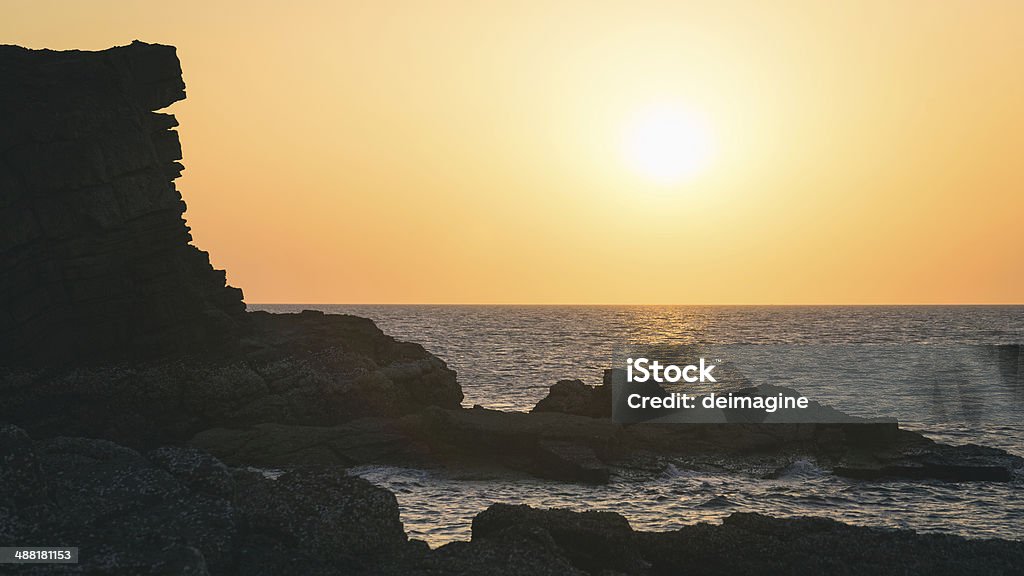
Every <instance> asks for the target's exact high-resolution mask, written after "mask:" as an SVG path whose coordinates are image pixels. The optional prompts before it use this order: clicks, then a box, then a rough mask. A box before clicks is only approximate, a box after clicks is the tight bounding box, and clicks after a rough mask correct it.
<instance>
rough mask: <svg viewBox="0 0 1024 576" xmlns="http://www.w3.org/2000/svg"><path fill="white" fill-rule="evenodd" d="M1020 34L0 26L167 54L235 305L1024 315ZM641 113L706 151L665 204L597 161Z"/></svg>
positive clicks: (191, 195)
mask: <svg viewBox="0 0 1024 576" xmlns="http://www.w3.org/2000/svg"><path fill="white" fill-rule="evenodd" d="M841 4H844V5H845V7H842V6H840V5H841ZM1021 30H1024V3H1020V2H1009V1H1005V2H1001V1H996V0H989V1H985V2H967V1H963V2H954V1H942V2H935V1H931V0H921V1H918V2H901V1H886V2H861V1H858V2H852V1H851V2H845V3H840V2H818V1H807V2H763V3H762V2H717V1H716V2H712V1H707V2H677V1H670V0H664V1H660V2H642V1H629V2H593V1H590V0H578V1H565V2H548V1H543V2H542V1H538V2H523V1H520V2H478V1H465V2H449V1H443V2H439V1H430V2H425V1H410V2H383V1H382V2H358V3H357V2H348V3H345V2H328V1H316V2H314V1H307V2H302V1H292V2H273V3H272V2H256V1H250V2H235V3H228V2H214V1H209V0H205V1H203V2H191V1H175V2H134V1H133V2H127V1H123V2H108V1H91V2H88V3H86V2H51V1H41V0H31V1H20V0H15V1H6V2H5V3H4V9H3V17H2V18H0V42H6V43H14V44H21V45H24V46H29V47H33V48H44V47H46V48H56V49H70V48H83V49H101V48H106V47H109V46H112V45H118V44H126V43H128V42H130V41H131V40H133V39H136V38H138V39H140V40H144V41H147V42H159V43H165V44H173V45H175V46H177V47H178V56H179V57H180V59H181V61H182V66H183V68H184V74H185V82H186V84H187V86H188V99H187V100H185V101H183V102H179V103H177V104H175V105H174V106H173V107H172V108H171V110H170V111H171V112H173V113H174V114H176V115H177V117H178V119H179V121H180V122H181V124H182V126H181V128H180V133H181V140H182V144H183V147H184V154H185V159H184V164H185V166H186V171H185V175H184V176H183V177H182V178H181V179H180V180H178V188H179V189H180V190H181V191H182V194H183V195H184V197H185V200H186V201H187V203H188V206H189V209H188V212H187V214H186V216H187V218H188V221H189V224H190V225H191V226H192V228H193V235H194V237H195V239H196V243H197V244H198V245H199V246H200V247H201V248H203V249H205V250H209V251H210V253H211V255H212V258H213V261H214V263H215V265H217V266H218V267H223V268H226V269H227V270H228V278H229V281H230V282H231V283H232V284H234V285H236V286H240V287H242V288H243V289H244V291H245V294H246V301H248V302H250V303H258V302H305V303H313V302H324V303H329V302H337V303H345V302H350V303H356V302H381V303H679V304H689V303H692V304H715V303H723V304H727V303H734V304H791V303H808V304H819V303H820V304H824V303H834V304H844V303H865V304H871V303H1021V302H1024V258H1022V256H1021V254H1022V252H1024V230H1022V229H1024V227H1022V225H1021V220H1022V217H1024V161H1022V160H1024V158H1022V157H1024V72H1022V71H1021V70H1022V68H1021V66H1022V64H1021V63H1022V62H1024V36H1022V35H1021ZM665 102H670V103H672V105H673V106H679V107H681V108H682V109H685V110H686V111H687V113H691V114H693V115H696V116H699V117H700V118H702V119H703V120H704V121H706V125H707V127H708V131H709V133H710V134H711V136H712V138H713V148H714V154H713V155H712V156H711V160H709V163H708V164H707V165H706V166H704V168H703V169H702V170H701V171H699V172H697V173H695V174H694V175H693V176H692V177H690V178H688V179H685V180H683V181H680V182H677V183H674V184H664V183H659V182H655V181H652V180H650V179H648V178H646V177H644V176H643V175H642V174H640V173H638V172H636V171H635V170H634V169H633V168H632V167H631V166H630V165H629V164H628V162H627V161H626V158H625V155H624V153H623V149H622V148H623V134H624V131H625V130H626V128H627V125H628V124H629V122H630V118H632V117H635V116H636V114H637V113H638V111H642V110H645V109H648V108H649V107H651V106H652V105H654V104H658V103H665Z"/></svg>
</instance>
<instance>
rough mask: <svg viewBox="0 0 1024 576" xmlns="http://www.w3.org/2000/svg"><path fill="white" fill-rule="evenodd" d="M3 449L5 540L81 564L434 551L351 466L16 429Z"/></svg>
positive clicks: (331, 560) (273, 569)
mask: <svg viewBox="0 0 1024 576" xmlns="http://www.w3.org/2000/svg"><path fill="white" fill-rule="evenodd" d="M0 454H2V455H3V459H2V461H0V519H2V520H0V541H3V542H4V543H7V544H9V545H24V546H30V545H34V544H35V543H39V542H46V543H47V545H50V546H77V547H78V548H79V549H80V550H81V555H80V558H79V560H80V564H78V565H76V566H74V567H73V573H89V574H92V573H97V574H99V573H103V574H106V573H117V574H207V573H209V574H255V575H258V574H361V573H367V574H372V573H377V571H376V569H375V566H376V565H377V564H380V563H381V562H382V561H383V560H384V559H386V558H390V557H393V556H395V555H402V554H407V553H413V552H418V551H423V550H425V548H426V546H422V545H417V544H416V543H412V542H409V541H408V539H407V538H406V535H405V532H404V531H403V528H402V523H401V521H400V520H399V516H398V504H397V501H396V500H395V497H394V495H393V494H391V493H390V492H388V491H386V490H383V489H380V488H377V487H374V486H373V485H371V484H370V483H369V482H366V481H365V480H362V479H360V478H355V477H350V476H347V475H346V474H345V471H344V470H341V469H336V468H317V469H308V470H296V471H292V472H288V473H285V474H283V475H281V476H280V477H278V478H276V479H271V478H267V477H265V476H263V475H262V474H260V473H258V472H253V471H247V470H240V469H231V468H228V467H227V466H225V465H224V464H222V463H221V462H220V461H218V460H216V459H215V458H213V457H211V456H209V455H207V454H205V453H202V452H199V451H197V450H194V449H189V448H161V449H158V450H154V451H151V452H149V453H140V452H137V451H135V450H131V449H129V448H125V447H123V446H119V445H117V444H114V443H112V442H108V441H105V440H91V439H84V438H69V437H58V438H52V439H48V440H40V441H32V440H31V439H30V438H29V437H28V435H26V434H25V433H24V431H22V430H20V429H18V428H15V427H13V426H3V427H0ZM22 568H24V569H25V571H24V572H23V573H25V574H42V573H52V570H53V566H52V565H51V566H47V565H37V566H35V567H34V568H35V571H33V567H30V566H23V567H22Z"/></svg>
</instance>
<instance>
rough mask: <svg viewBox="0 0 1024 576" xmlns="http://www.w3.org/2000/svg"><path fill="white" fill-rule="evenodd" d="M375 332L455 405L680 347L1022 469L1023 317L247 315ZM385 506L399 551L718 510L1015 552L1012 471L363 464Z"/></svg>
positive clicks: (577, 312) (713, 309) (400, 311)
mask: <svg viewBox="0 0 1024 576" xmlns="http://www.w3.org/2000/svg"><path fill="white" fill-rule="evenodd" d="M249 309H250V310H266V311H269V312H298V311H301V310H306V309H312V310H321V311H323V312H327V313H337V314H353V315H356V316H362V317H366V318H370V319H372V320H374V321H375V322H376V323H377V325H378V326H380V328H381V329H382V330H384V331H385V332H386V333H387V334H390V335H392V336H394V337H395V338H398V339H401V340H408V341H413V342H418V343H420V344H422V345H423V346H424V347H425V348H427V350H429V351H431V352H432V353H434V354H435V355H437V356H439V357H440V358H442V359H443V360H444V361H445V362H447V363H448V365H449V367H451V368H452V369H454V370H456V371H457V373H458V379H459V382H460V384H461V386H462V389H463V391H464V394H465V400H464V401H463V404H464V405H465V406H467V407H470V406H474V405H480V406H484V407H486V408H493V409H500V410H515V411H529V410H530V409H531V408H532V407H533V406H534V405H535V404H536V403H537V401H539V400H540V399H541V398H543V397H544V396H545V395H546V394H547V392H548V388H549V387H550V386H551V385H552V384H554V383H555V382H556V381H558V380H561V379H567V378H568V379H580V380H583V381H584V382H585V383H588V384H594V385H596V384H600V383H601V381H602V374H603V371H604V370H605V369H606V368H613V367H619V363H620V362H621V360H622V358H623V357H624V356H625V355H628V354H630V350H639V349H642V348H643V347H644V346H648V345H665V344H667V345H691V346H700V347H707V348H708V349H709V350H714V351H715V352H713V354H715V355H716V356H733V357H736V358H737V359H740V360H737V362H738V364H739V365H742V367H743V369H744V372H745V374H746V376H748V377H749V378H750V380H751V381H752V382H753V383H754V384H762V383H768V384H776V385H784V386H787V387H791V388H794V389H796V390H799V391H800V392H801V393H805V394H806V395H807V396H808V397H810V398H812V399H813V400H816V401H819V402H821V403H823V404H827V405H829V406H832V407H834V408H837V409H839V410H842V411H844V412H846V413H848V414H852V415H856V416H864V417H891V418H896V419H897V420H899V422H900V426H901V427H903V428H907V429H910V430H915V431H917V432H921V433H923V434H925V435H927V436H929V437H931V438H933V439H935V440H937V441H941V442H946V443H950V444H969V443H973V444H979V445H984V446H992V447H997V448H1002V449H1004V450H1008V451H1010V452H1012V453H1015V454H1017V455H1022V456H1024V356H1021V352H1020V347H1019V346H1020V345H1021V344H1022V343H1024V306H471V305H466V306H461V305H451V306H448V305H444V306H442V305H344V304H306V305H297V304H288V305H270V304H264V305H249ZM350 473H353V474H357V475H359V476H362V477H363V478H366V479H367V480H369V481H371V482H373V483H374V484H377V485H379V486H382V487H384V488H387V489H389V490H391V491H392V492H394V493H395V495H396V497H397V498H398V502H399V506H400V509H401V515H402V521H403V523H404V524H405V528H406V530H407V531H408V532H409V533H410V536H411V537H413V538H418V539H421V540H424V541H426V542H427V543H429V544H430V545H431V546H439V545H443V544H445V543H447V542H451V541H455V540H467V539H469V536H470V527H471V522H472V519H473V517H474V516H475V515H476V514H477V513H478V512H480V511H482V510H484V509H485V508H487V506H489V505H490V504H492V503H495V502H505V503H526V504H530V505H532V506H536V507H545V508H568V509H574V510H595V509H596V510H609V511H614V512H618V513H620V514H622V515H623V516H625V517H626V518H627V519H628V520H629V522H630V524H631V525H632V526H633V528H634V529H636V530H659V531H661V530H672V529H677V528H679V527H681V526H685V525H690V524H695V523H698V522H711V523H714V522H720V521H721V520H722V519H723V518H725V517H726V516H728V515H729V514H731V513H733V512H759V513H762V514H768V515H772V516H780V517H790V516H822V517H828V518H833V519H836V520H840V521H843V522H846V523H850V524H858V525H865V526H877V527H885V528H910V529H914V530H917V531H919V532H938V533H950V534H958V535H962V536H966V537H970V538H994V537H998V538H1005V539H1012V540H1024V471H1018V473H1017V474H1016V475H1015V478H1014V479H1013V480H1012V481H1011V482H1008V483H1001V482H970V483H952V482H938V481H883V482H865V481H854V480H847V479H843V478H838V477H835V476H833V475H831V474H828V473H827V472H825V471H823V470H821V469H819V468H818V467H817V466H816V465H815V463H814V461H813V459H811V458H810V457H808V458H799V457H797V458H795V459H794V460H793V462H792V464H791V465H790V466H789V467H788V468H787V469H785V470H784V471H783V472H782V473H781V474H779V475H778V477H775V478H771V479H762V478H755V477H752V476H750V475H745V474H739V473H728V472H725V471H722V472H707V471H700V472H698V471H693V470H687V469H678V468H676V467H673V466H669V467H668V468H667V469H666V470H665V471H664V472H663V473H661V474H660V475H658V476H657V477H656V478H653V479H652V478H650V477H649V476H644V477H642V478H636V477H633V476H631V475H629V474H615V475H613V477H612V479H611V481H610V482H609V483H608V484H607V485H602V486H592V485H582V484H573V483H556V482H551V481H545V480H537V479H532V478H527V477H522V478H519V477H516V478H510V477H508V476H506V475H499V476H493V477H489V476H486V475H480V474H475V475H460V474H456V473H451V472H441V471H437V470H417V469H408V468H396V467H385V466H365V467H360V468H356V469H354V470H352V471H350Z"/></svg>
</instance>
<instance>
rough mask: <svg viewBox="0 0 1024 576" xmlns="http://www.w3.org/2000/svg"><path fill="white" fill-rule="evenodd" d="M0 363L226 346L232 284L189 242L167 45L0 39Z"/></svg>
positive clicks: (239, 317) (234, 311)
mask: <svg viewBox="0 0 1024 576" xmlns="http://www.w3.org/2000/svg"><path fill="white" fill-rule="evenodd" d="M0 75H2V76H3V78H4V89H3V90H2V91H0V124H2V125H3V126H4V129H3V131H2V132H0V230H3V232H2V233H0V279H2V280H0V302H4V303H5V304H4V308H3V309H0V364H37V365H56V364H63V363H69V362H73V363H91V362H97V361H100V360H121V359H128V358H140V357H148V356H153V355H163V354H167V353H184V352H201V351H206V352H208V351H210V350H221V349H225V348H230V346H231V345H232V344H233V342H234V340H235V339H236V338H237V335H238V331H239V329H240V326H239V324H240V323H244V316H243V314H244V310H245V305H244V304H243V303H242V292H241V290H239V289H237V288H232V287H230V286H227V285H226V281H225V274H224V271H222V270H215V269H214V268H213V267H212V266H211V265H210V259H209V255H208V254H207V253H206V252H203V251H201V250H199V249H198V248H196V247H195V246H193V245H192V244H191V243H190V241H191V240H192V237H191V235H190V234H189V228H188V226H186V224H185V221H184V219H183V218H182V213H183V212H184V211H185V204H184V202H183V201H182V198H181V194H180V193H179V192H178V191H177V190H176V189H175V186H174V183H173V181H174V179H175V178H177V177H178V176H179V175H180V173H181V170H182V166H181V164H179V163H178V160H179V159H181V146H180V145H179V143H178V133H177V132H176V131H174V130H172V129H171V128H173V127H174V126H176V125H177V122H176V121H175V119H174V117H173V116H171V115H169V114H164V113H155V112H153V111H154V110H158V109H162V108H165V107H167V106H169V105H171V104H172V103H174V102H176V101H178V100H181V99H183V98H184V97H185V84H184V82H183V81H182V78H181V66H180V64H179V63H178V58H177V56H176V55H175V49H174V47H172V46H161V45H157V44H145V43H142V42H134V43H132V44H131V45H129V46H122V47H117V48H111V49H109V50H103V51H100V52H84V51H67V52H56V51H52V50H28V49H25V48H21V47H18V46H0Z"/></svg>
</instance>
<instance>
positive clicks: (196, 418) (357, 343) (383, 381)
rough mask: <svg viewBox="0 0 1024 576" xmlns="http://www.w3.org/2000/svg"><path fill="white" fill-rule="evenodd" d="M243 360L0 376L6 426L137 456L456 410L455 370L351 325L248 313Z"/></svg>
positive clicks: (5, 370)
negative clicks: (274, 432)
mask: <svg viewBox="0 0 1024 576" xmlns="http://www.w3.org/2000/svg"><path fill="white" fill-rule="evenodd" d="M249 316H250V331H249V332H248V337H247V338H246V339H245V340H244V341H243V342H242V343H241V344H240V345H239V347H240V351H239V352H238V353H235V354H230V355H224V356H222V357H218V358H211V357H188V358H168V359H162V360H152V361H144V362H134V363H115V364H104V365H93V366H80V367H68V368H62V369H43V368H21V367H0V394H3V395H4V397H5V402H4V403H3V404H2V405H0V420H6V421H9V422H12V423H14V424H18V425H20V426H23V427H24V428H26V429H27V430H28V431H29V432H30V433H31V434H33V435H34V436H39V437H42V436H53V435H74V436H91V437H98V438H108V439H112V440H115V441H117V442H120V443H122V444H125V445H129V446H132V447H135V448H139V449H148V448H152V447H156V446H159V445H162V444H167V443H176V442H184V441H186V440H188V439H189V438H190V437H192V436H193V435H194V434H196V433H198V432H200V431H202V430H206V429H210V428H216V427H235V428H238V427H246V426H253V425H256V424H263V423H280V424H295V425H304V426H329V425H337V424H341V423H344V422H348V421H351V420H355V419H359V418H365V417H368V416H388V417H397V416H401V415H402V414H407V413H411V412H415V411H417V410H421V409H423V408H424V407H426V406H439V407H445V408H455V407H458V406H459V405H460V403H461V401H462V389H461V387H460V386H459V384H458V382H457V381H456V377H455V372H453V371H452V370H450V369H449V368H448V367H447V365H445V363H444V362H443V361H441V360H440V359H438V358H437V357H435V356H433V355H432V354H430V353H429V352H427V351H426V350H424V349H423V347H422V346H419V345H418V344H411V343H406V342H399V341H397V340H395V339H394V338H391V337H390V336H387V335H385V334H384V333H383V332H381V330H380V329H379V328H377V326H376V325H374V324H373V322H372V321H370V320H367V319H365V318H358V317H355V316H346V315H334V314H322V313H314V312H309V313H303V314H267V313H249Z"/></svg>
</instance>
